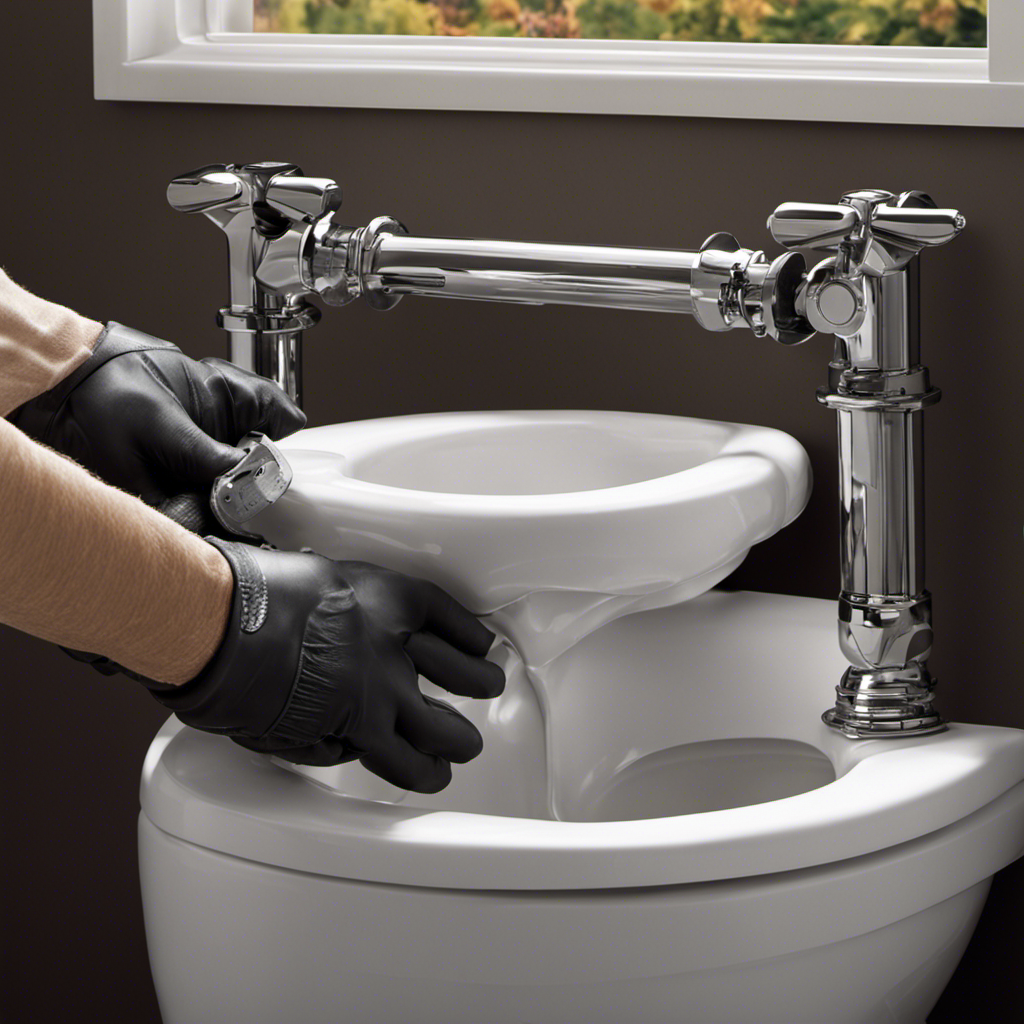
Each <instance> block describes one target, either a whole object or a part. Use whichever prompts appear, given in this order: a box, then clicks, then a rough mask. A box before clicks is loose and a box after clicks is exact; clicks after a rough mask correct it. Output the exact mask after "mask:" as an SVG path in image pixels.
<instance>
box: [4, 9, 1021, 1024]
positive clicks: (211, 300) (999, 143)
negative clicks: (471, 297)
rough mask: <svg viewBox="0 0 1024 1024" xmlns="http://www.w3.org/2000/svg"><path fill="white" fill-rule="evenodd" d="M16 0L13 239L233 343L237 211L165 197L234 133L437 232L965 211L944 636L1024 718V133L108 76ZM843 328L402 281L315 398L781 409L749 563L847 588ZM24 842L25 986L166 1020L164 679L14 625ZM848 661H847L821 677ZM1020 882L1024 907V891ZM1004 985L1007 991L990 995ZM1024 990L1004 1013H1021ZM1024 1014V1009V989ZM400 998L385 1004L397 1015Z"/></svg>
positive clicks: (77, 279)
mask: <svg viewBox="0 0 1024 1024" xmlns="http://www.w3.org/2000/svg"><path fill="white" fill-rule="evenodd" d="M44 6H45V7H46V9H47V11H48V13H47V14H46V15H45V18H46V26H45V29H46V31H45V42H44V41H43V39H42V35H43V33H42V32H41V29H42V28H43V26H42V19H43V17H44V15H43V13H42V11H43V7H41V6H39V5H36V4H20V5H16V6H15V9H14V10H13V11H12V10H10V9H9V8H10V5H5V10H4V18H3V23H2V31H3V33H4V40H3V42H4V62H5V63H6V67H5V70H6V72H7V74H8V79H7V81H8V86H7V88H6V89H5V90H4V96H3V100H4V104H3V105H4V110H5V113H4V115H3V118H4V122H5V124H4V131H3V150H2V153H3V158H2V159H0V197H2V201H3V213H2V221H0V223H2V229H0V231H2V234H0V237H2V239H3V242H2V246H0V261H2V263H3V264H4V265H5V266H6V268H7V270H8V272H9V273H10V274H11V275H12V276H13V277H14V278H15V279H16V280H18V281H20V282H21V283H23V284H25V285H26V286H28V287H30V288H32V289H34V290H36V291H38V292H40V293H42V294H43V295H46V296H47V297H50V298H53V299H56V300H59V301H61V302H64V303H66V304H68V305H70V306H72V307H74V308H76V309H78V310H80V311H81V312H83V313H86V314H88V315H90V316H92V317H95V318H97V319H101V320H102V319H107V318H111V319H116V320H119V321H122V322H124V323H127V324H130V325H131V326H134V327H138V328H141V329H143V330H147V331H150V332H152V333H154V334H158V335H161V336H164V337H167V338H170V339H173V340H175V341H177V342H178V343H179V344H181V346H182V347H183V348H184V349H185V350H186V351H188V352H189V353H190V354H192V355H195V356H201V355H208V354H222V352H223V344H224V343H223V340H222V336H221V334H220V333H219V332H218V330H217V329H216V328H215V327H214V326H213V315H214V312H215V310H216V309H217V307H218V306H219V305H221V304H222V303H223V302H224V301H225V299H226V289H227V282H226V268H225V253H224V241H223V239H222V238H221V237H218V232H217V231H216V230H215V229H214V227H213V226H212V225H210V224H209V223H208V222H206V221H205V220H204V219H202V218H196V217H191V218H190V217H186V216H183V215H181V214H176V213H174V212H172V211H171V210H170V208H169V207H168V206H167V205H166V202H165V201H164V189H165V186H166V183H167V180H168V179H169V178H170V177H171V176H172V175H173V174H175V173H177V172H180V171H183V170H186V169H188V168H191V167H194V166H198V165H201V164H205V163H210V162H214V161H239V162H240V161H248V160H260V159H279V160H291V161H295V162H297V163H299V164H301V165H302V166H303V168H304V169H305V170H306V172H307V173H311V174H319V175H325V176H334V177H336V178H337V179H338V180H339V181H340V182H341V183H342V184H343V185H344V187H345V189H346V196H347V204H346V209H347V211H348V213H349V215H350V216H351V222H352V223H365V222H366V220H368V219H369V218H370V217H371V216H373V215H375V214H379V213H392V214H394V215H396V216H398V217H399V218H400V219H402V220H403V221H404V222H405V223H406V224H407V225H408V226H409V227H410V228H411V229H412V230H413V231H415V232H417V233H422V234H449V235H456V236H457V235H477V236H481V237H511V238H518V239H536V240H544V241H576V242H603V243H612V244H627V245H628V244H642V245H651V246H666V247H679V248H692V247H695V246H696V245H698V244H699V243H700V242H701V240H702V239H703V238H704V237H705V236H707V235H708V234H710V233H711V232H712V231H717V230H723V229H725V230H729V231H732V232H733V233H735V234H736V235H737V236H738V237H739V239H740V241H741V242H742V243H743V244H744V245H748V246H752V247H754V248H758V247H761V246H764V247H766V248H767V249H768V250H769V252H774V251H777V248H778V247H777V246H775V245H774V244H773V243H772V241H771V239H770V237H769V236H768V234H767V232H766V230H765V227H764V222H765V218H766V216H767V214H768V213H769V212H770V211H771V210H772V209H773V208H774V207H775V205H776V204H777V203H779V202H782V201H784V200H796V199H802V200H809V201H814V202H832V201H834V200H835V199H837V198H838V197H839V195H840V194H841V193H842V192H844V191H846V190H850V189H853V188H864V187H881V188H888V189H891V190H893V191H901V190H903V189H906V188H920V189H924V190H926V191H928V192H930V193H932V194H933V195H934V196H935V197H936V198H937V200H938V201H939V202H940V204H948V205H951V206H957V207H959V208H960V209H962V210H963V211H964V212H965V213H966V215H967V219H968V230H967V231H966V232H965V233H964V235H963V236H962V237H961V238H960V239H958V240H957V241H956V242H955V243H954V244H951V245H949V246H947V247H945V248H942V249H939V250H936V251H934V252H929V253H927V254H926V256H925V261H924V275H923V312H922V321H923V328H924V353H925V361H926V362H927V364H928V365H929V366H930V367H931V370H932V376H933V380H934V382H935V383H936V384H938V385H939V386H940V387H943V388H944V389H945V390H946V396H945V399H944V400H943V402H942V404H941V405H939V406H938V407H937V408H936V409H934V410H932V411H930V412H929V413H928V414H927V423H928V428H927V429H928V478H927V506H928V546H929V586H930V588H931V589H932V591H933V592H934V594H935V624H936V628H937V643H936V651H935V656H934V659H933V661H932V666H933V668H934V670H935V671H936V672H937V675H938V676H939V678H940V681H941V690H940V694H941V697H940V700H941V708H942V710H943V711H944V713H945V714H946V715H947V716H948V717H951V718H953V719H957V720H960V721H966V722H980V723H988V724H993V725H1008V726H1016V727H1022V726H1024V696H1022V692H1021V685H1020V683H1021V670H1020V660H1021V629H1020V612H1019V609H1020V600H1019V591H1020V580H1021V560H1022V545H1021V523H1022V516H1021V501H1022V493H1021V488H1020V476H1021V471H1022V469H1024V465H1022V462H1024V460H1022V454H1021V433H1020V418H1019V408H1020V398H1019V393H1020V387H1021V380H1022V376H1024V374H1022V371H1024V366H1022V359H1021V354H1020V326H1019V310H1020V307H1021V291H1020V283H1019V282H1020V259H1019V255H1018V254H1019V252H1020V237H1021V233H1022V230H1024V212H1022V205H1021V199H1020V189H1019V177H1020V169H1021V167H1024V132H1021V131H1017V130H1007V129H973V128H972V129H968V128H943V127H914V126H909V127H908V126H889V125H883V126H875V125H869V124H803V123H799V122H792V121H779V122H766V121H741V120H710V119H673V118H639V117H638V118H626V117H596V116H566V115H557V116H556V115H551V116H549V115H534V114H529V115H518V114H481V113H443V112H442V113H429V112H412V111H410V112H403V111H388V110H337V109H316V108H312V107H311V108H309V109H294V108H276V109H268V108H258V107H229V106H214V105H210V106H200V105H195V106H190V105H170V104H149V103H99V102H96V101H95V100H93V98H92V70H91V46H90V40H91V24H90V17H89V7H90V5H89V4H87V3H79V4H74V5H73V4H61V5H59V8H60V10H59V12H58V11H57V10H56V9H55V8H52V7H50V6H49V5H44ZM829 354H830V341H829V340H825V339H821V338H818V339H815V340H813V341H811V342H810V343H808V344H807V345H805V346H803V347H801V348H797V349H784V348H781V347H780V346H778V345H775V344H774V343H772V342H770V341H758V340H756V339H755V338H753V337H752V336H751V335H750V334H749V333H748V332H743V331H735V332H732V333H729V334H720V335H716V334H706V333H704V332H702V331H701V330H700V329H699V328H698V327H697V326H696V324H695V323H693V322H692V321H691V320H690V319H688V318H679V317H672V316H670V315H667V314H641V313H630V312H602V311H597V310H578V309H558V308H555V307H552V308H547V309H544V308H523V307H515V306H501V305H492V304H487V303H458V302H456V303H444V302H432V301H426V300H415V299H412V300H407V301H406V302H404V303H402V304H401V305H400V306H399V307H398V308H397V309H395V310H394V311H393V312H391V313H388V314H380V313H374V312H372V311H371V310H369V309H368V308H366V307H365V306H363V305H362V304H355V305H352V306H349V307H347V308H346V309H344V310H336V311H331V312H330V313H329V314H328V316H327V318H326V319H325V321H324V322H323V323H322V324H321V325H320V326H319V327H317V328H316V329H315V330H313V331H312V332H310V333H309V334H308V335H307V345H306V365H307V373H306V389H307V403H306V406H307V411H308V413H309V416H310V421H311V423H312V424H314V425H315V424H320V423H325V422H330V421H333V420H341V419H358V418H362V417H368V416H387V415H394V414H400V413H412V412H424V411H431V410H443V409H501V408H551V407H554V408H559V407H561V408H574V407H584V408H607V409H636V410H647V411H653V412H663V413H684V414H689V415H693V416H703V417H710V418H716V419H724V420H737V421H741V422H749V423H761V424H768V425H771V426H774V427H780V428H782V429H783V430H786V431H789V432H790V433H791V434H793V435H794V436H795V437H797V438H799V440H800V441H801V442H803V444H804V445H805V447H806V448H807V450H808V451H809V452H810V455H811V458H812V460H813V462H814V469H815V474H816V487H815V492H814V497H813V499H812V501H811V504H810V506H809V507H808V509H807V511H806V512H804V514H803V516H802V517H801V518H800V519H799V520H798V521H797V523H795V524H794V525H793V526H791V527H790V528H789V529H787V530H785V531H783V533H782V534H780V535H778V536H777V537H776V538H774V539H772V540H770V541H768V542H767V543H765V544H762V545H760V546H759V547H758V548H755V550H754V551H753V552H752V553H751V555H750V557H749V558H748V560H747V562H746V564H745V565H744V566H743V567H742V568H741V569H740V570H739V571H738V572H737V573H736V575H735V576H734V577H733V582H734V583H736V584H739V585H740V586H743V587H747V588H750V589H755V590H769V591H778V592H783V593H793V594H807V595H814V596H820V597H834V596H835V594H836V593H837V589H838V585H837V568H838V540H837V532H838V531H837V528H836V524H837V515H836V497H835V495H836V469H835V462H836V454H835V447H836V444H835V425H834V416H833V415H832V414H830V413H828V412H827V411H825V410H824V409H823V408H821V407H820V406H818V405H817V404H816V403H815V401H814V397H813V396H814V389H815V387H816V385H818V384H819V383H822V382H823V381H824V379H825V368H826V364H827V362H828V358H829ZM0 644H2V648H0V672H2V679H3V683H4V686H3V695H4V698H5V708H4V710H5V715H4V743H3V751H4V756H5V759H6V764H7V766H8V767H7V770H6V772H5V776H4V777H5V778H6V780H7V787H8V790H9V791H10V792H11V793H12V794H13V807H12V809H11V812H10V813H8V814H7V815H6V819H7V828H6V842H7V844H8V847H9V849H10V850H11V851H13V852H14V853H15V868H14V869H13V870H9V871H8V874H7V877H8V884H9V886H10V889H11V891H12V895H13V901H14V915H13V917H12V920H13V921H15V922H16V932H17V941H16V943H15V944H14V946H13V947H12V948H13V950H14V953H15V956H14V959H13V962H12V961H11V960H10V959H8V965H9V967H10V968H11V969H12V975H11V977H12V979H13V981H12V984H10V985H8V991H9V992H10V991H11V990H12V989H13V991H14V992H17V993H19V995H18V996H17V997H16V999H17V1000H18V1001H21V1000H22V999H26V1000H27V1001H26V1003H25V1009H24V1011H23V1012H24V1015H25V1016H26V1017H29V1016H30V1017H32V1018H35V1019H48V1020H57V1019H66V1020H78V1019H84V1018H86V1017H93V1016H94V1015H95V1014H96V1013H97V1012H101V1013H103V1014H104V1015H105V1016H116V1017H118V1018H121V1019H126V1020H132V1021H137V1022H154V1021H157V1020H158V1013H157V1008H156V1002H155V998H154V995H153V990H152V984H151V981H150V978H149V972H148V965H147V960H146V951H145V943H144V937H143V931H142V919H141V910H140V905H139V897H138V892H137V881H136V863H135V836H134V825H135V817H136V814H137V809H138V801H137V785H138V775H139V770H140V765H141V762H142V758H143V755H144V753H145V750H146V747H147V745H148V743H149V740H150V738H151V737H152V735H153V733H154V732H155V731H156V729H157V727H158V726H159V725H160V723H161V721H162V720H163V718H164V714H163V712H162V710H161V709H160V708H159V707H158V706H157V705H156V704H155V703H154V702H153V701H152V700H151V699H150V698H149V697H148V696H147V695H145V694H144V693H142V692H141V691H140V690H139V689H138V688H137V687H136V686H135V684H133V683H131V682H128V681H119V680H118V679H113V680H108V679H105V678H102V677H99V676H96V675H94V674H92V673H91V671H89V670H87V669H85V668H84V667H82V666H79V665H76V664H74V663H72V662H71V661H70V660H68V659H66V658H65V657H64V656H63V655H61V654H59V652H56V651H54V650H53V649H52V648H50V647H48V646H47V645H46V644H43V643H41V642H39V641H36V640H34V639H31V638H28V637H25V636H23V635H21V634H18V633H15V632H13V631H11V630H9V629H2V628H0ZM832 682H833V681H832V680H823V681H822V703H823V707H824V706H825V703H826V702H827V701H828V700H829V699H830V693H829V688H830V687H831V685H832ZM1022 878H1024V872H1022V870H1021V868H1020V865H1019V864H1018V865H1016V866H1015V867H1013V868H1011V869H1008V870H1007V871H1005V872H1003V873H1002V874H1001V875H1000V876H999V877H997V879H996V882H995V884H994V887H993V896H992V898H991V900H990V902H989V904H988V907H987V909H986V911H985V915H984V917H983V919H982V923H981V925H980V927H979V929H978V932H977V934H976V937H975V939H974V941H973V943H972V946H971V948H970V950H969V951H968V953H967V955H966V957H965V959H964V961H963V963H962V965H961V967H960V970H959V971H958V974H957V976H956V977H955V978H954V980H953V982H952V984H951V985H950V987H949V989H948V990H947V992H946V994H945V996H944V997H943V1000H942V1001H941V1002H940V1004H939V1006H938V1007H937V1008H936V1010H935V1011H934V1012H933V1014H932V1016H931V1021H932V1022H933V1024H938V1022H940V1021H957V1020H964V1019H982V1018H984V1017H986V1016H987V1014H986V1011H985V1009H984V1007H985V1006H986V1005H989V1006H991V1005H994V1004H995V1002H996V1001H998V1000H999V999H1006V998H1015V994H1016V992H1017V991H1018V984H1017V976H1016V973H1015V970H1016V971H1018V972H1019V956H1020V953H1021V952H1022V942H1021V939H1020V933H1019V930H1018V929H1019V917H1018V914H1019V910H1018V909H1016V908H1019V906H1020V903H1019V898H1020V889H1021V882H1022ZM1015 903H1016V908H1015V907H1013V906H1012V904H1015ZM979 1004H980V1005H979ZM1006 1015H1007V1014H1006V1013H1001V1014H1000V1016H1006ZM1010 1015H1012V1014H1010ZM382 1024H386V1022H382Z"/></svg>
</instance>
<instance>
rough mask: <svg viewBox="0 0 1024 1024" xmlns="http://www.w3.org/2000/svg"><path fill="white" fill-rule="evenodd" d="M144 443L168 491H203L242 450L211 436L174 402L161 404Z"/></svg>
mask: <svg viewBox="0 0 1024 1024" xmlns="http://www.w3.org/2000/svg"><path fill="white" fill-rule="evenodd" d="M147 445H148V447H149V450H150V453H151V454H152V456H153V458H154V459H155V460H156V462H157V463H158V464H159V466H160V467H161V469H162V470H163V471H164V475H165V476H166V477H167V481H166V483H167V485H168V491H169V492H171V493H180V492H181V491H187V490H196V489H199V490H203V491H205V490H206V489H207V488H209V486H210V485H211V484H212V483H213V481H214V480H215V479H216V478H217V477H218V476H220V475H221V474H222V473H226V472H227V471H228V470H229V469H231V467H232V466H235V465H237V463H238V462H239V461H240V460H241V459H242V458H244V457H245V452H243V451H242V450H241V449H240V448H235V447H233V446H232V445H229V444H223V443H222V442H220V441H216V440H214V439H213V438H212V437H210V435H209V434H207V433H206V431H204V430H203V429H202V427H200V426H199V425H198V424H196V423H195V422H193V420H192V418H191V417H190V416H189V414H188V413H187V412H186V411H185V410H184V409H183V408H182V407H181V406H180V405H177V404H171V403H168V404H167V405H166V406H164V407H162V408H161V409H160V411H159V414H158V420H157V422H156V423H155V424H154V429H153V430H152V431H151V432H150V435H149V438H148V439H147Z"/></svg>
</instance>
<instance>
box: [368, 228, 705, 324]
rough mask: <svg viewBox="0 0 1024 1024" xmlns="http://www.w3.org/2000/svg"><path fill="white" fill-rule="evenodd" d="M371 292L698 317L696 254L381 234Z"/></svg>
mask: <svg viewBox="0 0 1024 1024" xmlns="http://www.w3.org/2000/svg"><path fill="white" fill-rule="evenodd" d="M366 255H367V257H368V259H367V260H366V262H365V264H364V266H365V270H364V271H363V272H362V275H361V282H362V286H363V288H364V289H365V291H366V292H369V293H372V292H384V293H386V294H391V295H434V296H443V297H445V298H456V299H489V300H492V301H497V302H523V303H536V304H544V303H559V304H562V305H570V306H606V307H607V306H611V307H615V308H618V309H642V310H655V311H661V312H665V313H691V314H692V313H693V299H692V296H691V291H690V282H691V276H692V274H693V271H694V269H695V267H696V266H697V263H698V261H699V259H700V253H699V252H697V251H694V250H670V249H641V248H634V249H620V248H611V247H605V246H596V245H552V244H545V243H539V242H503V241H488V240H482V239H468V238H417V237H414V236H410V235H402V234H397V233H395V234H392V233H389V232H384V233H381V234H380V235H379V236H378V237H377V238H376V239H374V240H373V242H372V243H371V244H370V245H369V246H368V247H367V253H366Z"/></svg>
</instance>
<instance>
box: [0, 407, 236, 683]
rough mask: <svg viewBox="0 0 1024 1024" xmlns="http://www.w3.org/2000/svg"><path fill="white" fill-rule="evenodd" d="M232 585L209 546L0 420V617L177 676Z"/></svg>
mask: <svg viewBox="0 0 1024 1024" xmlns="http://www.w3.org/2000/svg"><path fill="white" fill-rule="evenodd" d="M233 589H234V583H233V578H232V575H231V569H230V567H229V566H228V563H227V561H226V560H225V558H224V556H223V555H221V554H220V552H219V551H217V549H216V548H214V547H211V546H210V545H209V544H207V543H205V542H204V541H203V540H201V539H200V538H199V537H196V536H194V535H193V534H191V533H189V532H188V531H187V530H184V529H182V528H181V527H180V526H178V525H177V524H176V523H173V522H171V520H170V519H168V518H167V517H166V516H163V515H161V514H160V513H159V512H157V511H156V510H155V509H152V508H150V507H149V506H148V505H145V504H144V503H143V502H141V501H139V499H138V498H133V497H132V496H131V495H128V494H125V493H124V492H123V491H119V490H117V489H116V488H114V487H109V486H108V485H107V484H105V483H103V482H102V481H101V480H98V479H96V478H95V477H93V476H91V475H90V474H89V473H88V472H87V471H86V470H84V469H82V468H81V467H80V466H78V465H76V464H75V463H73V462H71V461H69V460H68V459H65V458H64V457H63V456H61V455H58V454H57V453H56V452H53V451H50V450H49V449H47V448H44V447H43V446H42V445H39V444H36V443H35V442H34V441H32V440H30V439H29V438H27V437H26V436H25V435H24V434H22V433H21V431H20V430H18V429H16V428H15V427H13V426H12V425H11V424H10V423H8V422H6V421H5V420H0V622H4V623H6V624H7V625H9V626H14V627H15V628H16V629H21V630H24V631H25V632H26V633H32V634H33V635H34V636H38V637H42V638H43V639H44V640H51V641H53V642H54V643H59V644H61V645H63V646H65V647H72V648H75V649H77V650H82V651H90V652H92V653H98V654H103V655H106V656H107V657H109V658H112V659H113V660H114V661H116V662H118V663H120V664H121V665H124V666H125V667H126V668H129V669H132V670H133V671H135V672H139V673H141V674H142V675H144V676H147V677H149V678H151V679H155V680H157V681H158V682H163V683H174V684H179V683H184V682H187V681H188V680H189V679H192V678H193V677H194V676H196V675H198V673H199V671H200V670H201V669H202V668H203V666H204V665H205V664H206V663H207V661H209V660H210V658H211V657H212V656H213V653H214V651H216V649H217V648H218V646H219V645H220V642H221V639H222V638H223V636H224V630H225V628H226V626H227V620H228V613H229V611H230V609H231V596H232V592H233Z"/></svg>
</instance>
